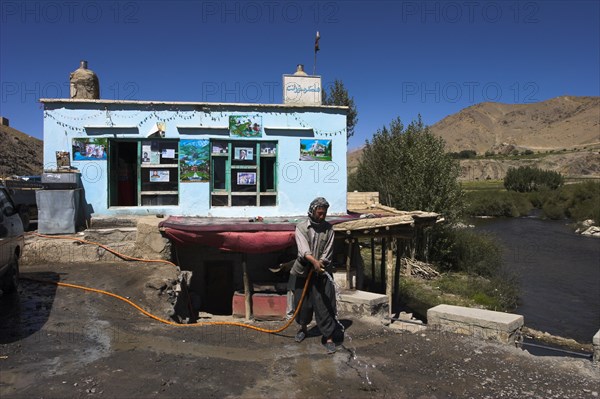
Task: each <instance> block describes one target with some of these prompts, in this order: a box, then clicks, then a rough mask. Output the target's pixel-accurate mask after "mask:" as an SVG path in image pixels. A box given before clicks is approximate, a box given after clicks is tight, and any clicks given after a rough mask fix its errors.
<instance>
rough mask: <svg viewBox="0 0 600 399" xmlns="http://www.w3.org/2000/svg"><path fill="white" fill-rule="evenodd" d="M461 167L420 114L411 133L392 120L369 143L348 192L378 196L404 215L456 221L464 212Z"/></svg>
mask: <svg viewBox="0 0 600 399" xmlns="http://www.w3.org/2000/svg"><path fill="white" fill-rule="evenodd" d="M459 173H460V165H459V163H458V161H457V160H455V159H452V158H451V157H450V156H449V155H448V154H446V152H445V150H444V140H443V139H442V138H440V137H437V136H435V135H433V134H432V133H431V132H430V131H429V128H428V127H427V126H425V125H424V124H423V121H422V120H421V116H420V115H419V117H418V119H417V120H416V121H413V122H411V123H410V124H409V125H408V126H407V127H406V128H405V127H404V125H403V124H402V121H401V120H400V118H396V119H394V120H392V122H391V123H390V125H389V127H386V126H384V127H383V128H382V129H380V130H378V131H377V133H375V134H374V135H373V138H372V140H371V141H369V140H367V141H366V143H365V147H364V149H363V153H362V157H361V160H360V163H359V165H358V168H357V170H356V172H355V173H353V174H352V175H351V176H350V177H349V191H353V190H359V191H377V192H379V195H380V199H381V202H382V203H383V204H385V205H389V206H393V207H395V208H397V209H401V210H422V211H431V212H438V213H441V214H443V215H444V216H445V217H446V218H448V219H451V220H455V219H456V218H457V217H458V216H459V215H460V214H461V213H462V207H463V201H462V198H463V192H462V189H461V187H460V184H459V183H458V180H457V179H458V176H459Z"/></svg>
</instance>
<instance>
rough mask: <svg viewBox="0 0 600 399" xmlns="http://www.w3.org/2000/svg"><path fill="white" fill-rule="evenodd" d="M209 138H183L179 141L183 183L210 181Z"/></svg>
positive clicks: (180, 177)
mask: <svg viewBox="0 0 600 399" xmlns="http://www.w3.org/2000/svg"><path fill="white" fill-rule="evenodd" d="M209 146H210V142H209V141H208V140H181V141H180V142H179V168H180V175H179V180H180V181H181V182H183V183H186V182H187V183H193V182H208V181H209V180H210V176H209V169H210V168H209Z"/></svg>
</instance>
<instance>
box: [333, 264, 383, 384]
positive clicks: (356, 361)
mask: <svg viewBox="0 0 600 399" xmlns="http://www.w3.org/2000/svg"><path fill="white" fill-rule="evenodd" d="M325 275H326V276H327V278H328V279H329V281H330V282H331V284H333V287H334V288H335V298H336V301H337V302H340V301H341V300H342V297H341V293H340V292H341V290H340V286H339V284H337V283H336V282H335V281H334V279H333V277H332V276H331V275H330V274H329V273H325ZM335 321H336V323H337V324H338V326H339V327H340V329H341V333H342V334H343V337H344V343H343V344H342V345H341V347H342V348H343V349H344V350H346V351H347V352H348V355H349V356H348V360H347V362H346V365H347V366H348V367H350V368H352V369H354V370H356V373H357V374H358V376H359V377H360V378H361V382H362V384H365V385H366V387H367V388H368V389H367V390H375V388H374V387H373V382H372V381H371V378H370V377H369V369H370V368H375V365H374V364H371V365H370V364H368V363H367V362H365V361H362V360H361V359H360V358H359V356H358V354H357V353H356V347H355V345H354V343H353V342H352V336H351V335H350V334H348V332H346V329H345V328H344V325H343V324H342V323H341V322H340V320H339V315H338V313H337V307H336V314H335Z"/></svg>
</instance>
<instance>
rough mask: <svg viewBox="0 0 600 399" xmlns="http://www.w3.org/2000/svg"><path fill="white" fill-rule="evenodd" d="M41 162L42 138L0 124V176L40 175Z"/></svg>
mask: <svg viewBox="0 0 600 399" xmlns="http://www.w3.org/2000/svg"><path fill="white" fill-rule="evenodd" d="M43 162H44V150H43V142H42V140H39V139H36V138H35V137H31V136H28V135H27V134H25V133H23V132H20V131H18V130H17V129H13V128H12V127H9V126H4V125H0V177H9V176H12V175H21V176H23V175H25V176H31V175H40V174H41V173H42V169H43Z"/></svg>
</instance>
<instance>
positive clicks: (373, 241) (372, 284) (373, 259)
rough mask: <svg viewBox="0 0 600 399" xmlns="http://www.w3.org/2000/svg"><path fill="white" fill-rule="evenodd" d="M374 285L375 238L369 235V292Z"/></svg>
mask: <svg viewBox="0 0 600 399" xmlns="http://www.w3.org/2000/svg"><path fill="white" fill-rule="evenodd" d="M373 287H375V239H374V238H373V237H371V292H373Z"/></svg>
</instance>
